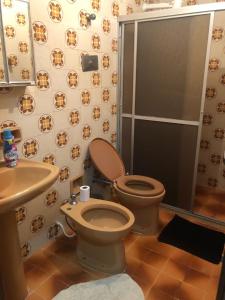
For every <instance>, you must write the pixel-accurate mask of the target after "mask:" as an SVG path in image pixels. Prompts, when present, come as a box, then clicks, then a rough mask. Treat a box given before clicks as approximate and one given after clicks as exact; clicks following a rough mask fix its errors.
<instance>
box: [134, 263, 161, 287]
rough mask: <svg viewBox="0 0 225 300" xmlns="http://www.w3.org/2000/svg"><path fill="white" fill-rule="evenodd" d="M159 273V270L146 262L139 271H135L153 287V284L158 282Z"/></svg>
mask: <svg viewBox="0 0 225 300" xmlns="http://www.w3.org/2000/svg"><path fill="white" fill-rule="evenodd" d="M158 274H159V270H157V269H155V268H152V267H151V266H149V265H147V264H145V263H141V264H140V266H139V267H138V269H137V272H136V273H135V275H137V276H138V277H140V278H141V279H142V280H143V281H144V282H146V284H148V286H149V287H152V285H153V284H154V283H155V282H156V280H157V276H158Z"/></svg>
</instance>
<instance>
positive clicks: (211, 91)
mask: <svg viewBox="0 0 225 300" xmlns="http://www.w3.org/2000/svg"><path fill="white" fill-rule="evenodd" d="M215 97H216V89H215V88H213V87H208V88H207V89H206V98H207V99H213V98H215Z"/></svg>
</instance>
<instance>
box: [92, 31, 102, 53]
mask: <svg viewBox="0 0 225 300" xmlns="http://www.w3.org/2000/svg"><path fill="white" fill-rule="evenodd" d="M91 45H92V48H93V49H94V50H99V49H100V47H101V38H100V36H99V35H98V34H97V33H95V34H93V35H92V37H91Z"/></svg>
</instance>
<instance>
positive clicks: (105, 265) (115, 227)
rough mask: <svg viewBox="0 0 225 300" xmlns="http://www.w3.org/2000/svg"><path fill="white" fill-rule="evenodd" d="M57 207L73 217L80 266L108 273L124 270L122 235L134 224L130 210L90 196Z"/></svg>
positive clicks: (124, 235) (125, 234)
mask: <svg viewBox="0 0 225 300" xmlns="http://www.w3.org/2000/svg"><path fill="white" fill-rule="evenodd" d="M61 210H62V211H63V213H64V214H65V215H66V216H68V217H69V218H71V219H72V220H73V223H74V226H75V230H76V234H77V247H76V254H77V259H78V261H79V263H80V264H81V265H82V266H84V267H85V268H88V269H91V270H95V271H100V272H104V273H108V274H116V273H120V272H123V271H124V270H125V248H124V244H123V239H124V238H125V237H126V236H127V234H128V233H129V232H130V231H131V227H132V225H133V224H134V215H133V214H132V212H130V211H129V210H128V209H127V208H126V207H123V206H122V205H120V204H118V203H114V202H110V201H105V200H98V199H93V198H90V200H88V201H85V202H78V203H77V204H75V205H71V204H69V203H66V204H64V205H63V206H61Z"/></svg>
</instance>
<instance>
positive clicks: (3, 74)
mask: <svg viewBox="0 0 225 300" xmlns="http://www.w3.org/2000/svg"><path fill="white" fill-rule="evenodd" d="M4 78H5V72H4V70H3V69H0V80H3V79H4Z"/></svg>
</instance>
